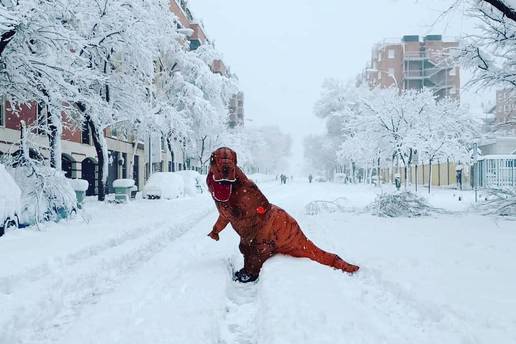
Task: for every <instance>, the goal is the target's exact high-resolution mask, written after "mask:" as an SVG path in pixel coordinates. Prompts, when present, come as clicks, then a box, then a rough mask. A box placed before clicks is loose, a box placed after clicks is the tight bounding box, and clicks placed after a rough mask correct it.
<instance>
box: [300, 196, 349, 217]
mask: <svg viewBox="0 0 516 344" xmlns="http://www.w3.org/2000/svg"><path fill="white" fill-rule="evenodd" d="M347 203H348V202H347V199H346V198H345V197H339V198H337V199H336V200H334V201H312V202H310V203H308V204H307V205H306V206H305V214H306V215H319V214H320V213H330V214H331V213H336V212H341V213H343V212H345V211H348V210H349V208H346V204H347Z"/></svg>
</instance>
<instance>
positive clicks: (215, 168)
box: [208, 147, 237, 202]
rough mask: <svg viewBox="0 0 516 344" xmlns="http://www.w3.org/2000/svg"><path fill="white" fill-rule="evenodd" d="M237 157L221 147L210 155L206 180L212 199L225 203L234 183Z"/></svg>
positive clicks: (229, 149)
mask: <svg viewBox="0 0 516 344" xmlns="http://www.w3.org/2000/svg"><path fill="white" fill-rule="evenodd" d="M236 174H237V155H236V153H235V151H233V150H232V149H231V148H227V147H221V148H219V149H217V150H215V151H214V152H213V153H211V158H210V171H209V173H208V179H211V182H210V184H211V185H210V186H211V187H210V189H211V190H210V191H211V193H212V196H213V198H214V199H215V200H216V201H219V202H227V201H228V200H229V197H231V192H232V190H233V186H232V183H234V182H236Z"/></svg>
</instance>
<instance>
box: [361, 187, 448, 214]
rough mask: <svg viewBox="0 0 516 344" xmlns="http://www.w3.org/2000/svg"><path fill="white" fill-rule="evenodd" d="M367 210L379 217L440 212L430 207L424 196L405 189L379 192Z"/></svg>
mask: <svg viewBox="0 0 516 344" xmlns="http://www.w3.org/2000/svg"><path fill="white" fill-rule="evenodd" d="M367 210H368V211H369V212H371V213H372V214H373V215H376V216H381V217H416V216H428V215H430V214H431V213H432V212H442V210H440V209H437V208H434V207H432V206H431V205H430V204H429V203H428V201H427V200H426V199H425V198H423V197H420V196H418V195H417V194H415V193H412V192H407V191H405V192H395V193H382V194H379V195H378V196H376V199H375V200H374V202H373V203H371V204H370V205H369V206H368V207H367Z"/></svg>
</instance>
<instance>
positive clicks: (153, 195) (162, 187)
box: [143, 172, 185, 199]
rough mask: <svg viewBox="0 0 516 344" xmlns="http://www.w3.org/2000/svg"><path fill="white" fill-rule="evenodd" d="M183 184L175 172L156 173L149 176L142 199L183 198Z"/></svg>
mask: <svg viewBox="0 0 516 344" xmlns="http://www.w3.org/2000/svg"><path fill="white" fill-rule="evenodd" d="M184 193H185V182H184V181H183V178H182V177H181V176H180V175H179V174H176V173H175V172H157V173H154V174H153V175H151V177H150V178H149V180H148V181H147V184H145V187H144V188H143V197H144V198H147V199H158V198H164V199H175V198H180V197H183V196H184Z"/></svg>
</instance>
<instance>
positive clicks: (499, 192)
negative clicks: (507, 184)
mask: <svg viewBox="0 0 516 344" xmlns="http://www.w3.org/2000/svg"><path fill="white" fill-rule="evenodd" d="M483 198H484V200H485V201H484V202H482V203H481V204H480V205H479V206H478V208H479V209H480V211H481V212H482V213H484V214H486V215H498V216H510V217H516V189H515V188H502V189H488V190H486V192H485V195H484V197H483Z"/></svg>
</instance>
